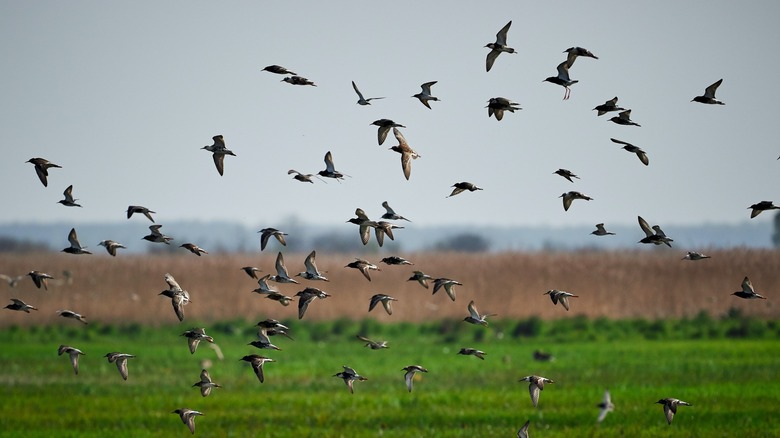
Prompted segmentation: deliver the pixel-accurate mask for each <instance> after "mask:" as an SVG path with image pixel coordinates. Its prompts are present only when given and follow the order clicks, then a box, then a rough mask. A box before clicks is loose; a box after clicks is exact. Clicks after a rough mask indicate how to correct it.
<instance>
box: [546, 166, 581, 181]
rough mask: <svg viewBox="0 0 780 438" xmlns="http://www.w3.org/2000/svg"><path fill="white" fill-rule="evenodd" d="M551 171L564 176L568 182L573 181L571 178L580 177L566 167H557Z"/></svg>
mask: <svg viewBox="0 0 780 438" xmlns="http://www.w3.org/2000/svg"><path fill="white" fill-rule="evenodd" d="M553 173H554V174H556V175H560V176H562V177H564V178H566V179H567V180H569V182H574V180H573V179H572V178H577V179H580V177H578V176H577V175H575V174H573V173H572V172H571V171H570V170H566V169H558V170H556V171H555V172H553Z"/></svg>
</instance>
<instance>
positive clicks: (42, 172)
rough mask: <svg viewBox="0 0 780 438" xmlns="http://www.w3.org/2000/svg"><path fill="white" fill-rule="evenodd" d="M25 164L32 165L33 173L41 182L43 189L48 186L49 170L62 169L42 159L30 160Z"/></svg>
mask: <svg viewBox="0 0 780 438" xmlns="http://www.w3.org/2000/svg"><path fill="white" fill-rule="evenodd" d="M26 163H32V165H33V166H35V173H36V174H38V179H39V180H41V183H42V184H43V186H44V187H48V186H49V180H48V177H49V169H51V168H52V167H56V168H59V169H62V166H58V165H56V164H54V163H52V162H50V161H49V160H46V159H44V158H30V159H29V160H27V161H26Z"/></svg>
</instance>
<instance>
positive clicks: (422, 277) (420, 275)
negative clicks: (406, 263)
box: [406, 271, 433, 289]
mask: <svg viewBox="0 0 780 438" xmlns="http://www.w3.org/2000/svg"><path fill="white" fill-rule="evenodd" d="M428 280H433V277H431V276H430V275H428V274H426V273H425V272H423V271H414V275H412V276H411V277H409V279H408V280H406V281H417V282H418V283H420V286H422V287H424V288H426V289H428Z"/></svg>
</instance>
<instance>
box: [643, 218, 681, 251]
mask: <svg viewBox="0 0 780 438" xmlns="http://www.w3.org/2000/svg"><path fill="white" fill-rule="evenodd" d="M637 221H638V222H639V228H641V229H642V231H644V232H645V237H644V238H643V239H642V240H640V241H639V243H652V244H653V245H666V246H668V247H670V248H671V246H672V244H671V243H670V242H674V239H670V238H669V237H667V236H666V234H665V233H664V232H663V230H661V227H659V226H658V225H653V227H652V228H650V225H648V223H647V221H646V220H644V219H643V218H642V216H637Z"/></svg>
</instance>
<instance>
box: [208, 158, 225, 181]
mask: <svg viewBox="0 0 780 438" xmlns="http://www.w3.org/2000/svg"><path fill="white" fill-rule="evenodd" d="M211 157H212V158H213V159H214V165H215V166H216V167H217V172H219V175H220V176H222V175H223V174H224V173H225V154H219V153H216V152H215V153H213V154H211Z"/></svg>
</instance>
